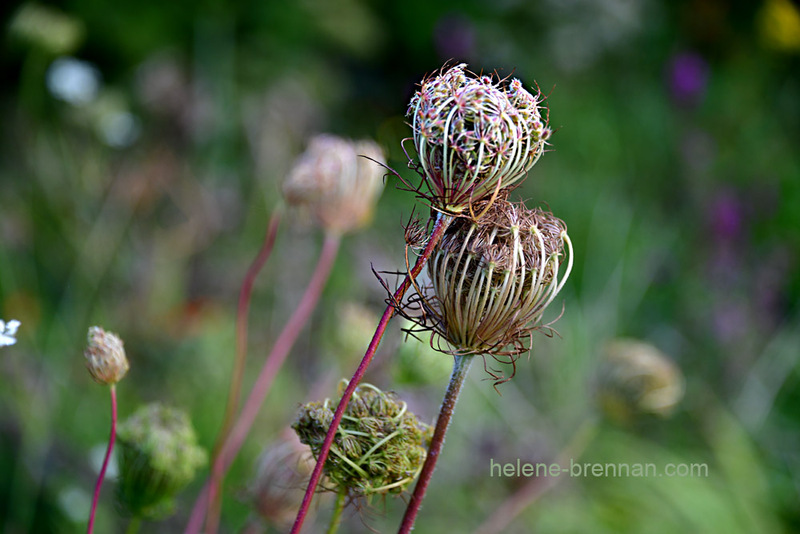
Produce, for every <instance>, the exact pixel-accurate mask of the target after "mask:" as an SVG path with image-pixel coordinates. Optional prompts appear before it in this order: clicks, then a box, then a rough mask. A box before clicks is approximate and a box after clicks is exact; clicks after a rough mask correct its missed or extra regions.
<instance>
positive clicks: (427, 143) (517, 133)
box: [406, 63, 550, 214]
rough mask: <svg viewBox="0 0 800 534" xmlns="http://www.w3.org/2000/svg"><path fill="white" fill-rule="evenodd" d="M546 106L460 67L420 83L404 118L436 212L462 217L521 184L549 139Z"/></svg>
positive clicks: (510, 85) (516, 86)
mask: <svg viewBox="0 0 800 534" xmlns="http://www.w3.org/2000/svg"><path fill="white" fill-rule="evenodd" d="M543 100H544V97H543V96H542V95H541V93H540V92H538V91H537V93H536V95H535V96H534V95H532V94H531V93H529V92H528V91H527V90H526V89H525V88H524V87H523V86H522V83H521V82H520V81H519V80H517V79H513V80H511V81H503V80H495V79H494V78H493V77H492V76H480V77H475V76H474V75H472V74H470V73H468V72H467V70H466V65H465V64H463V63H462V64H460V65H456V66H454V67H451V68H449V69H447V70H444V69H442V71H440V72H439V73H437V74H435V75H433V76H431V77H429V78H427V79H425V80H424V81H423V82H422V84H421V86H420V89H419V91H417V92H416V93H415V94H414V96H413V97H412V98H411V102H410V104H409V107H408V112H407V115H406V116H407V118H408V120H409V121H410V122H411V127H412V128H413V130H414V148H415V149H416V151H417V156H418V157H419V166H420V169H421V173H422V176H423V180H424V182H425V184H426V186H427V188H428V190H429V192H430V196H429V200H430V201H431V203H432V204H433V206H434V207H435V208H437V209H439V210H442V211H445V212H449V213H455V214H457V213H461V212H464V211H466V210H468V209H469V208H470V207H471V205H472V204H473V203H475V202H478V201H480V200H483V199H486V198H492V197H495V196H497V195H498V194H499V192H500V191H502V190H504V189H507V188H509V187H511V186H514V185H515V184H517V183H518V182H520V181H521V180H522V179H523V178H524V177H525V175H526V174H527V172H528V170H530V168H531V167H533V165H534V164H535V163H536V161H537V160H538V159H539V156H541V154H542V152H543V151H544V149H545V145H546V141H547V139H548V138H549V137H550V129H549V128H548V127H547V119H546V113H545V117H543V116H542V110H543V106H542V102H543Z"/></svg>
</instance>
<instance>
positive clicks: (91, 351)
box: [83, 326, 128, 386]
mask: <svg viewBox="0 0 800 534" xmlns="http://www.w3.org/2000/svg"><path fill="white" fill-rule="evenodd" d="M88 338H89V339H88V345H87V346H86V350H84V352H83V354H84V356H86V368H87V369H88V370H89V374H91V375H92V378H94V380H95V382H98V383H100V384H104V385H106V386H111V385H114V384H116V383H117V382H119V381H120V380H122V378H123V377H124V376H125V374H126V373H127V372H128V359H127V358H126V357H125V347H123V345H122V340H121V339H120V338H119V336H117V335H116V334H114V333H113V332H106V331H105V330H103V329H102V328H100V327H99V326H92V327H91V328H89V335H88Z"/></svg>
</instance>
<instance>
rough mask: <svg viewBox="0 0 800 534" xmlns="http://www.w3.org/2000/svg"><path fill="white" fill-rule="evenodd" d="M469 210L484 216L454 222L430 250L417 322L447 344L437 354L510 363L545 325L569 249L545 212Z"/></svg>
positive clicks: (506, 206)
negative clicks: (475, 356)
mask: <svg viewBox="0 0 800 534" xmlns="http://www.w3.org/2000/svg"><path fill="white" fill-rule="evenodd" d="M477 206H478V208H479V209H481V210H484V209H486V214H485V215H484V216H483V217H481V218H480V219H479V220H477V221H475V220H472V219H470V218H467V217H459V218H456V220H455V221H453V223H452V224H451V225H450V227H449V228H448V229H447V231H446V232H445V234H444V236H443V237H442V240H441V242H440V243H439V245H438V246H437V247H436V249H435V250H434V253H433V256H432V258H431V260H430V262H429V263H428V274H429V277H430V280H431V282H430V285H429V286H426V287H425V288H422V296H421V298H420V299H419V303H420V304H421V308H422V312H423V313H422V317H421V319H418V321H417V323H418V324H419V325H420V326H423V327H424V328H426V329H430V330H433V332H434V333H435V334H437V335H438V339H440V340H444V341H446V342H447V345H448V346H449V347H450V349H446V348H441V347H440V349H441V350H442V351H443V352H448V353H450V354H461V355H467V354H484V355H491V356H493V357H495V359H497V360H498V361H502V362H505V363H512V364H513V362H514V361H515V359H516V358H517V357H518V355H519V354H521V353H522V352H525V351H527V350H529V349H530V341H531V334H532V332H533V331H534V330H537V329H544V328H547V327H548V326H549V325H544V326H543V325H542V324H541V319H542V315H543V313H544V311H545V309H546V308H547V307H548V306H549V305H550V303H552V302H553V300H554V299H555V298H556V295H558V293H559V291H561V289H562V288H563V287H564V284H565V283H566V280H567V278H568V277H569V274H570V271H571V269H572V245H571V243H570V240H569V236H568V235H567V228H566V225H565V224H564V223H563V222H562V221H561V220H559V219H558V218H556V217H554V216H553V214H552V213H549V212H547V211H543V210H541V209H533V210H529V209H527V208H526V207H525V206H524V204H522V203H512V202H508V201H506V200H496V201H494V202H493V203H492V205H491V206H489V207H488V208H484V206H483V205H482V204H478V205H477ZM495 378H496V379H499V376H495ZM501 381H502V380H501Z"/></svg>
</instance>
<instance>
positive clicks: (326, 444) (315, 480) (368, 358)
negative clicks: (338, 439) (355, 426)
mask: <svg viewBox="0 0 800 534" xmlns="http://www.w3.org/2000/svg"><path fill="white" fill-rule="evenodd" d="M450 221H451V218H450V217H449V216H446V215H441V214H440V215H439V217H438V218H437V219H436V223H435V224H434V226H433V230H432V231H431V235H430V237H429V238H428V244H427V245H426V246H425V250H423V251H422V253H421V254H420V256H419V257H418V258H417V262H416V263H415V264H414V267H413V268H412V269H411V270H410V271H409V273H408V274H407V275H406V277H405V279H404V280H403V283H402V284H401V285H400V287H399V288H397V291H395V293H394V295H393V297H392V301H391V302H389V305H388V306H386V310H385V311H384V312H383V316H381V320H380V322H379V323H378V327H377V329H376V330H375V334H374V335H373V336H372V341H371V342H370V344H369V347H367V352H366V353H365V354H364V358H363V359H362V360H361V363H360V364H359V365H358V368H357V369H356V372H355V374H353V378H351V379H350V382H349V383H348V384H347V388H345V390H344V393H342V398H341V400H340V401H339V405H338V406H337V407H336V412H334V414H333V420H332V421H331V426H330V428H328V434H327V435H326V436H325V441H323V442H322V447H321V448H320V451H319V455H318V456H317V463H316V465H315V466H314V471H313V472H312V473H311V478H310V479H309V481H308V487H307V488H306V493H305V495H304V496H303V502H302V503H301V504H300V510H298V512H297V518H296V519H295V522H294V525H293V526H292V533H291V534H299V532H300V529H301V528H302V527H303V521H305V518H306V514H308V509H309V507H310V506H311V500H312V499H313V498H314V491H315V490H316V489H317V485H318V484H319V481H320V478H322V468H323V466H324V465H325V460H327V458H328V453H329V452H330V450H331V445H332V444H333V438H334V436H335V435H336V431H337V430H338V428H339V423H340V422H341V420H342V416H343V415H344V410H345V408H347V403H348V402H349V401H350V397H351V396H352V395H353V391H355V389H356V387H357V386H358V384H359V382H361V379H362V378H363V377H364V373H366V372H367V368H368V367H369V364H370V363H371V362H372V358H373V356H375V351H376V350H377V349H378V345H379V344H380V342H381V338H382V337H383V333H384V332H385V331H386V326H387V325H388V324H389V319H391V318H392V316H393V315H394V314H395V312H396V311H397V310H396V309H395V304H396V303H398V302H400V301H401V300H402V299H403V296H404V295H405V294H406V291H407V290H408V288H409V287H410V286H411V282H412V280H413V279H414V278H416V277H417V275H418V274H419V273H420V271H421V270H422V267H423V266H424V265H425V263H426V262H427V261H428V258H430V256H431V254H432V253H433V248H434V247H435V246H436V244H437V243H439V241H440V240H441V238H442V235H443V234H444V231H445V230H446V229H447V227H448V226H449V225H450Z"/></svg>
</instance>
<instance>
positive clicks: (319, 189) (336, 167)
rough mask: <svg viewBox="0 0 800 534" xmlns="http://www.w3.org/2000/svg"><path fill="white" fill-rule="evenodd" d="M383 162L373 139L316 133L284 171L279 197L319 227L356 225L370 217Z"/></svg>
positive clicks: (352, 227)
mask: <svg viewBox="0 0 800 534" xmlns="http://www.w3.org/2000/svg"><path fill="white" fill-rule="evenodd" d="M383 163H384V156H383V151H382V150H381V148H380V147H379V146H378V145H377V144H375V143H374V142H373V141H350V140H348V139H343V138H340V137H336V136H333V135H327V134H323V135H318V136H316V137H314V138H312V139H311V141H310V143H309V145H308V148H307V149H306V151H305V152H304V153H303V154H302V155H301V156H300V157H299V158H298V159H297V161H296V162H295V164H294V167H293V168H292V170H291V171H290V172H289V175H288V176H287V178H286V181H285V182H284V184H283V195H284V198H286V201H287V202H288V203H289V204H290V205H292V206H295V207H297V208H300V209H301V210H304V211H306V212H307V213H308V214H309V215H310V216H311V217H312V218H313V220H314V221H315V223H316V224H318V225H319V226H321V227H322V228H325V229H328V230H333V231H337V232H340V233H344V232H350V231H353V230H357V229H359V228H361V227H363V226H365V225H366V224H367V223H368V222H369V221H370V218H371V215H372V210H373V208H374V207H375V204H376V202H377V201H378V197H379V196H380V195H381V192H382V191H383V174H384V168H383V166H382V164H383Z"/></svg>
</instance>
